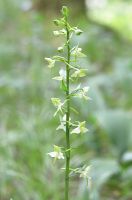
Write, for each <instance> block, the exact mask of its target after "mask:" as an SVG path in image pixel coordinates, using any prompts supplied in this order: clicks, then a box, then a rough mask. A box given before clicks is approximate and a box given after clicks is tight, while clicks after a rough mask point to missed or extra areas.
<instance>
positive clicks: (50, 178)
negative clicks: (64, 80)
mask: <svg viewBox="0 0 132 200" xmlns="http://www.w3.org/2000/svg"><path fill="white" fill-rule="evenodd" d="M62 5H67V6H69V9H70V14H71V18H70V21H71V23H72V24H73V25H75V26H76V25H77V26H79V27H80V28H81V29H83V30H84V33H83V34H82V35H81V36H80V37H74V39H73V44H74V43H75V44H77V43H79V44H80V46H81V47H82V48H83V49H84V53H85V54H87V58H86V59H84V60H83V61H82V65H84V66H86V67H87V68H88V77H87V78H85V79H84V80H83V84H84V85H89V86H90V92H89V96H90V97H91V98H92V101H89V102H88V103H85V102H81V101H74V104H75V107H77V108H78V110H79V116H78V118H80V119H81V120H86V121H87V127H88V129H89V132H88V133H87V134H85V135H83V136H80V137H76V136H74V137H72V145H73V147H76V150H75V151H74V152H73V153H72V161H71V163H72V164H73V166H75V167H78V166H82V165H83V164H87V165H89V164H91V165H92V171H91V176H92V180H93V183H92V189H91V191H90V192H88V189H87V187H86V183H85V182H84V181H83V180H82V179H80V178H77V177H72V179H71V184H70V188H71V189H70V193H71V199H70V200H75V199H77V200H115V199H116V200H132V1H131V0H124V1H123V0H85V1H84V0H70V1H68V0H67V1H66V0H65V1H64V0H54V1H53V0H47V1H46V0H34V1H33V0H22V1H21V0H1V1H0V200H10V199H12V200H64V198H63V196H64V184H63V182H64V172H63V170H61V169H60V168H61V167H64V163H63V162H59V163H56V164H55V165H53V163H52V161H51V159H50V158H49V157H48V156H47V155H46V153H47V152H50V151H51V149H52V145H53V144H57V145H62V144H64V145H65V140H64V138H65V137H64V134H63V133H56V131H55V129H56V127H57V125H58V119H55V118H53V113H54V111H55V110H54V108H53V106H52V105H51V102H50V98H51V97H58V96H61V95H62V94H61V92H60V91H59V89H58V84H57V83H56V82H55V81H54V80H51V78H52V75H53V74H51V73H50V71H49V70H48V69H47V66H46V63H45V62H44V57H49V56H52V55H55V54H56V49H57V47H58V46H59V45H60V44H61V43H62V40H61V38H60V39H56V38H55V37H54V36H53V33H52V31H53V30H55V29H56V27H55V26H54V24H53V23H52V20H53V19H55V18H56V17H57V16H59V13H60V9H61V6H62Z"/></svg>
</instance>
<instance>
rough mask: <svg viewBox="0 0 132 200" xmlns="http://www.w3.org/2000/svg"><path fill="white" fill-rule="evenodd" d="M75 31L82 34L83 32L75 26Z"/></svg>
mask: <svg viewBox="0 0 132 200" xmlns="http://www.w3.org/2000/svg"><path fill="white" fill-rule="evenodd" d="M74 31H75V34H76V35H81V34H82V33H83V31H82V30H81V29H79V28H77V27H75V28H74Z"/></svg>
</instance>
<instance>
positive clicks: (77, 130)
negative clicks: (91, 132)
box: [71, 121, 88, 134]
mask: <svg viewBox="0 0 132 200" xmlns="http://www.w3.org/2000/svg"><path fill="white" fill-rule="evenodd" d="M85 124H86V122H85V121H83V122H78V125H77V127H76V128H74V129H73V130H72V131H71V134H73V133H75V134H80V133H86V132H87V131H88V129H87V128H86V127H85Z"/></svg>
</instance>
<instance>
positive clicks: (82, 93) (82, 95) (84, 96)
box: [75, 87, 91, 100]
mask: <svg viewBox="0 0 132 200" xmlns="http://www.w3.org/2000/svg"><path fill="white" fill-rule="evenodd" d="M88 91H89V87H84V88H82V89H80V90H79V91H78V93H76V95H75V96H76V97H79V98H82V99H85V100H88V99H91V98H90V97H88V96H87V93H88Z"/></svg>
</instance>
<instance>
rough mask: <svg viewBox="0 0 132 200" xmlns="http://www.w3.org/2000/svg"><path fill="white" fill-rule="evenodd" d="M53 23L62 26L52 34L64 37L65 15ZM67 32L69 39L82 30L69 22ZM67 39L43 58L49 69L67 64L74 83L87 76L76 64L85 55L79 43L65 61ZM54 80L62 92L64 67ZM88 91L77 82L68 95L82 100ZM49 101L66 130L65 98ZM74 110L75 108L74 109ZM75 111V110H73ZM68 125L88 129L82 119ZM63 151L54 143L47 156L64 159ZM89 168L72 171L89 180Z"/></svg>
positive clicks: (73, 129) (75, 130) (74, 131)
mask: <svg viewBox="0 0 132 200" xmlns="http://www.w3.org/2000/svg"><path fill="white" fill-rule="evenodd" d="M67 12H68V10H67V8H66V7H63V9H62V14H63V16H64V15H67ZM54 23H55V25H56V26H62V27H63V28H62V29H61V30H55V31H53V34H54V35H55V36H56V37H58V36H62V35H63V36H64V37H66V35H67V31H66V28H65V23H66V22H65V17H63V18H61V19H56V20H54ZM67 26H68V29H69V33H70V39H71V38H72V36H73V34H75V35H80V34H82V32H83V31H82V30H81V29H79V28H78V27H71V26H70V25H69V24H67ZM68 42H69V41H66V43H65V44H63V45H62V46H60V47H58V48H57V51H58V52H59V53H60V54H61V56H60V55H57V56H53V57H52V58H45V60H46V61H47V62H48V67H49V68H50V69H52V68H54V67H55V66H56V63H57V62H61V63H63V64H65V65H68V66H69V69H70V77H69V79H70V81H71V82H73V83H74V81H76V80H78V79H79V78H82V77H85V76H87V69H83V68H81V67H79V66H78V64H77V61H78V58H83V57H86V55H85V54H84V53H83V52H82V49H81V48H80V47H79V45H77V46H75V47H73V48H71V49H70V63H68V62H67V59H66V58H65V57H63V56H62V55H63V54H64V52H65V48H66V47H67V43H68ZM53 79H54V80H56V81H59V82H60V84H61V88H62V90H63V91H64V92H66V91H67V82H66V80H67V75H66V69H64V68H61V69H60V70H59V75H58V76H55V77H53ZM88 91H89V87H88V86H85V87H81V84H79V85H78V86H77V87H76V88H75V89H73V90H71V91H69V97H70V98H71V97H78V98H81V99H84V100H89V99H90V98H89V97H88V96H87V93H88ZM51 101H52V103H53V105H54V106H55V108H56V111H55V113H54V116H56V115H59V116H60V125H59V126H58V127H57V129H56V130H57V131H58V130H63V131H64V132H66V122H67V121H66V103H67V99H65V100H64V101H62V100H61V99H60V98H51ZM74 110H75V109H74ZM75 111H76V110H75ZM68 123H69V127H70V129H71V131H70V134H83V133H86V132H87V131H88V129H87V128H86V122H85V121H82V122H79V121H75V122H71V119H70V120H69V121H68ZM63 153H64V152H63V151H62V148H61V147H59V146H56V145H54V150H53V151H52V152H50V153H48V155H49V156H51V157H52V158H54V160H57V159H64V154H63ZM89 170H90V166H85V167H83V168H81V169H74V170H73V172H75V173H80V177H83V178H86V179H87V180H90V176H89Z"/></svg>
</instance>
